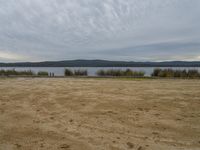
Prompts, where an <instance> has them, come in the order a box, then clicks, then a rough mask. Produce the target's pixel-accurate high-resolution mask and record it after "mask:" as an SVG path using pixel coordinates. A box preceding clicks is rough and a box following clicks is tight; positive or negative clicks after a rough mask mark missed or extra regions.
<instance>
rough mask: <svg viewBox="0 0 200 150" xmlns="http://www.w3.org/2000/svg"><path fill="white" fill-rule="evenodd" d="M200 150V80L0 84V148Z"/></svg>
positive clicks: (16, 81) (18, 81) (8, 81)
mask: <svg viewBox="0 0 200 150" xmlns="http://www.w3.org/2000/svg"><path fill="white" fill-rule="evenodd" d="M128 149H133V150H200V80H147V79H146V80H116V79H69V78H68V79H67V78H66V79H65V78H64V79H36V78H35V79H23V78H19V79H0V150H128Z"/></svg>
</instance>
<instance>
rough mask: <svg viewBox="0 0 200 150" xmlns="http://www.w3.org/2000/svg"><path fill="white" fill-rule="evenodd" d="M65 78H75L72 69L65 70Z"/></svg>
mask: <svg viewBox="0 0 200 150" xmlns="http://www.w3.org/2000/svg"><path fill="white" fill-rule="evenodd" d="M65 76H73V72H72V71H71V70H70V69H65Z"/></svg>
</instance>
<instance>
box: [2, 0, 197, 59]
mask: <svg viewBox="0 0 200 150" xmlns="http://www.w3.org/2000/svg"><path fill="white" fill-rule="evenodd" d="M199 14H200V1H199V0H192V1H191V0H165V1H163V0H143V1H141V0H82V1H80V0H73V1H71V0H34V1H33V0H18V1H15V0H6V1H5V0H0V61H42V60H62V59H80V58H81V59H96V58H98V59H111V60H137V61H149V60H150V61H157V60H200V49H199V48H200V46H199V45H200V29H199V26H200V15H199Z"/></svg>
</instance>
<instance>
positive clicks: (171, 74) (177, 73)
mask: <svg viewBox="0 0 200 150" xmlns="http://www.w3.org/2000/svg"><path fill="white" fill-rule="evenodd" d="M151 76H152V77H168V78H200V72H199V71H198V70H195V69H193V70H185V69H184V70H173V69H160V68H156V69H154V71H153V73H152V75H151Z"/></svg>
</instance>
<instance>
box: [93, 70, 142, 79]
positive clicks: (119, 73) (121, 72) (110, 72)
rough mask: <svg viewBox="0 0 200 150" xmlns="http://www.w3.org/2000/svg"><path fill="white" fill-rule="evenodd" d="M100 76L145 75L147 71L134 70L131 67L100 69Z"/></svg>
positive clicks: (98, 73)
mask: <svg viewBox="0 0 200 150" xmlns="http://www.w3.org/2000/svg"><path fill="white" fill-rule="evenodd" d="M96 74H97V75H98V76H115V77H120V76H124V77H144V75H145V73H144V72H143V71H133V70H131V69H126V70H125V71H124V70H120V69H110V70H99V71H97V73H96Z"/></svg>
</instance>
